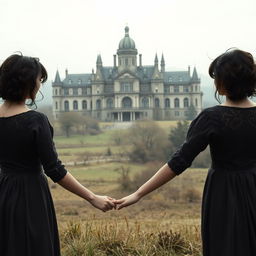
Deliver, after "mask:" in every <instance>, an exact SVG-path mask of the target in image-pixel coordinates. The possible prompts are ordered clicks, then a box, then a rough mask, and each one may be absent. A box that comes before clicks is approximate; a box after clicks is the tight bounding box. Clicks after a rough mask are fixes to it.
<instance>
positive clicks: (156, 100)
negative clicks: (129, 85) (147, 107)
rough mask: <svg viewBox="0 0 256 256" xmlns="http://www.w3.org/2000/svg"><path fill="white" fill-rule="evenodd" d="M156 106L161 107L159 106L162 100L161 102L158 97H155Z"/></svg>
mask: <svg viewBox="0 0 256 256" xmlns="http://www.w3.org/2000/svg"><path fill="white" fill-rule="evenodd" d="M155 107H156V108H159V107H160V102H159V99H158V98H156V99H155Z"/></svg>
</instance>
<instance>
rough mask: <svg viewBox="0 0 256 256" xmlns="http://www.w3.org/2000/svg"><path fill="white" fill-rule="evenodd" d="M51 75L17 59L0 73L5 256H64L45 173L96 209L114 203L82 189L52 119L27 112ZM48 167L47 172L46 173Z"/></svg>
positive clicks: (1, 244)
mask: <svg viewBox="0 0 256 256" xmlns="http://www.w3.org/2000/svg"><path fill="white" fill-rule="evenodd" d="M46 79H47V72H46V70H45V68H44V66H43V65H42V64H41V63H40V62H39V60H38V59H36V58H32V57H25V56H21V55H17V54H15V55H12V56H10V57H9V58H7V59H6V60H5V61H4V63H3V64H2V65H1V67H0V97H1V98H2V99H3V100H4V103H3V104H2V105H1V106H0V255H1V256H17V255H19V256H60V246H59V236H58V229H57V222H56V216H55V211H54V206H53V201H52V197H51V194H50V191H49V187H48V182H47V179H46V176H45V175H44V173H45V174H46V175H47V176H49V177H50V178H51V179H52V180H53V181H54V182H57V183H59V184H60V185H61V186H63V187H64V188H65V189H67V190H69V191H71V192H72V193H74V194H76V195H78V196H80V197H82V198H84V199H85V200H87V201H88V202H90V203H91V204H92V205H93V206H94V207H96V208H98V209H100V210H102V211H104V212H105V211H108V210H110V209H112V208H113V207H114V206H115V205H114V203H113V202H112V200H113V199H112V198H110V197H107V196H98V195H95V194H94V193H92V192H91V191H90V190H88V189H86V188H85V187H83V186H82V185H81V184H80V183H79V182H78V181H77V180H76V179H75V178H74V177H73V176H72V175H71V174H70V173H68V172H67V170H66V169H65V168H64V165H62V163H61V161H60V160H59V159H58V155H57V153H56V150H55V146H54V143H53V140H52V137H53V128H52V126H51V125H50V123H49V121H48V119H47V117H46V116H45V115H44V114H42V113H40V112H36V111H34V110H30V109H28V108H27V107H26V104H25V103H26V100H27V99H30V100H31V101H32V102H34V100H35V97H36V94H37V92H38V90H39V88H40V85H41V83H43V82H45V81H46ZM42 167H43V170H44V171H43V170H42Z"/></svg>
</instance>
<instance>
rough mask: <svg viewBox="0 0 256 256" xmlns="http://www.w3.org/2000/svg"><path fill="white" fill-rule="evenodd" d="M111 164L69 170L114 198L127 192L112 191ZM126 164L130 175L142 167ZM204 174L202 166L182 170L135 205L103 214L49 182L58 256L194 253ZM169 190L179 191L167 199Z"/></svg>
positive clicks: (197, 246)
mask: <svg viewBox="0 0 256 256" xmlns="http://www.w3.org/2000/svg"><path fill="white" fill-rule="evenodd" d="M108 165H109V166H108ZM116 166H117V164H116V163H111V164H102V165H98V166H91V167H88V169H83V168H78V169H72V170H70V171H71V173H73V175H74V176H75V177H77V178H78V180H80V181H81V183H83V184H84V185H86V186H87V187H88V188H89V189H91V190H92V191H94V192H95V193H97V194H107V195H110V196H112V197H115V198H120V197H122V196H125V195H127V192H122V191H119V190H118V188H119V184H117V182H116V180H117V179H118V176H117V175H118V173H116V172H114V171H111V170H113V169H114V168H115V167H116ZM130 167H131V170H133V171H132V173H131V175H132V177H133V176H134V175H136V173H138V172H140V171H141V170H142V169H143V166H142V165H139V166H136V165H131V166H130ZM90 168H91V169H90ZM104 171H105V173H104ZM206 173H207V172H206V170H205V169H190V170H187V171H186V172H185V173H184V174H182V175H180V176H178V177H176V178H175V179H174V180H173V181H172V182H171V183H169V184H166V185H165V186H164V187H163V188H161V189H160V190H158V191H155V192H153V193H151V194H150V195H148V196H147V197H145V198H144V199H142V200H141V201H140V202H139V203H138V204H136V205H132V206H130V207H129V208H127V209H126V208H125V209H122V210H121V211H109V212H106V213H103V212H101V211H99V210H97V209H94V208H93V207H92V206H91V205H90V204H89V203H87V202H86V201H84V200H83V199H80V198H78V197H77V196H75V195H73V194H71V193H69V192H67V191H65V190H63V189H62V188H61V187H59V186H58V185H57V186H56V185H54V184H53V183H52V182H50V186H51V187H52V189H51V190H52V194H53V198H54V202H55V208H56V212H57V219H58V223H59V227H60V233H61V245H62V255H63V256H74V255H76V256H87V255H95V256H98V255H99V256H101V255H102V256H103V255H118V256H121V255H122V256H129V255H145V256H146V255H147V256H151V255H152V256H165V255H166V256H167V255H170V256H178V255H179V256H181V255H194V256H199V255H200V251H201V249H200V247H201V240H200V203H201V202H200V201H201V200H200V198H201V193H202V188H203V184H204V180H205V176H206ZM191 188H193V189H194V190H195V191H196V192H195V191H192V192H193V193H196V195H197V196H198V193H199V199H198V197H197V200H195V201H193V200H192V202H189V200H188V201H187V199H186V196H187V194H188V193H190V192H189V190H191ZM175 189H176V190H175ZM173 191H176V192H175V193H177V191H178V192H179V193H180V196H179V197H178V199H177V198H176V199H175V198H173V196H172V193H174V192H173ZM185 195H186V196H185Z"/></svg>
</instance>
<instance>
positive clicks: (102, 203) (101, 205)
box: [90, 195, 116, 212]
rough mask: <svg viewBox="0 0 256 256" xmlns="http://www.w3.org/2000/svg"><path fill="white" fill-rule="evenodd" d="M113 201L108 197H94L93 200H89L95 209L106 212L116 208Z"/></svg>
mask: <svg viewBox="0 0 256 256" xmlns="http://www.w3.org/2000/svg"><path fill="white" fill-rule="evenodd" d="M113 201H114V199H113V198H111V197H109V196H99V195H94V196H93V198H92V199H91V200H90V203H91V204H92V205H93V206H94V207H95V208H97V209H99V210H102V211H103V212H106V211H109V210H112V209H113V208H116V205H115V203H114V202H113Z"/></svg>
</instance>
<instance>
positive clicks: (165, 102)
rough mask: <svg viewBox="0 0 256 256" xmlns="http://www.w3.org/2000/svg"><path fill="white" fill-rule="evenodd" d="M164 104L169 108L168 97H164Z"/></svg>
mask: <svg viewBox="0 0 256 256" xmlns="http://www.w3.org/2000/svg"><path fill="white" fill-rule="evenodd" d="M164 105H165V107H166V108H169V107H170V99H168V98H167V99H165V101H164Z"/></svg>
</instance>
